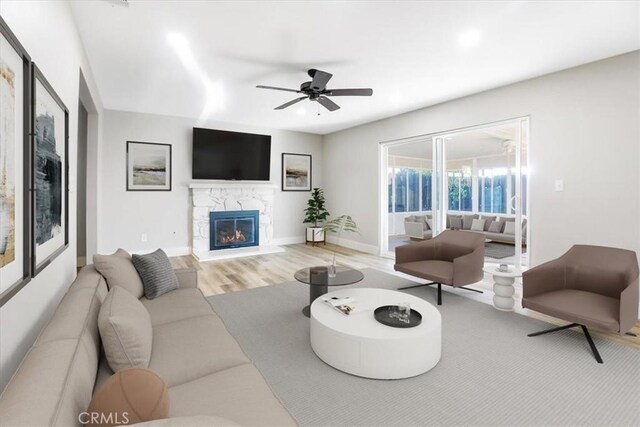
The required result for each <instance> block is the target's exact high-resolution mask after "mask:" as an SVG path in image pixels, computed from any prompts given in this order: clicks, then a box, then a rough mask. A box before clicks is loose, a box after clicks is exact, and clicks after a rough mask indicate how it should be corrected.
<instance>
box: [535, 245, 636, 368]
mask: <svg viewBox="0 0 640 427" xmlns="http://www.w3.org/2000/svg"><path fill="white" fill-rule="evenodd" d="M638 275H639V274H638V258H637V257H636V253H635V252H633V251H629V250H626V249H618V248H609V247H605V246H590V245H574V246H572V247H571V249H569V250H568V251H567V252H566V253H565V254H564V255H562V256H561V257H560V258H557V259H555V260H553V261H549V262H547V263H545V264H542V265H539V266H537V267H534V268H532V269H530V270H527V271H525V272H524V274H523V275H522V306H523V307H524V308H529V309H531V310H535V311H537V312H540V313H544V314H546V315H549V316H553V317H557V318H559V319H562V320H566V321H568V322H572V323H570V324H568V325H565V326H560V327H557V328H552V329H548V330H545V331H541V332H535V333H531V334H529V335H528V336H530V337H535V336H538V335H544V334H548V333H550V332H556V331H560V330H563V329H568V328H573V327H574V326H580V327H581V328H582V332H583V333H584V336H585V337H586V339H587V341H588V342H589V346H590V347H591V351H592V352H593V356H594V357H595V359H596V361H597V362H598V363H602V357H600V353H599V352H598V349H597V348H596V345H595V344H594V342H593V340H592V339H591V335H590V334H589V330H588V329H587V327H590V326H591V327H594V328H596V329H600V330H602V331H607V332H616V333H619V334H620V335H623V334H625V333H628V332H629V330H631V328H632V327H633V326H634V325H635V324H636V320H637V319H638V292H639V289H638Z"/></svg>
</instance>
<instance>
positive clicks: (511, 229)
mask: <svg viewBox="0 0 640 427" xmlns="http://www.w3.org/2000/svg"><path fill="white" fill-rule="evenodd" d="M504 234H516V223H515V222H513V221H509V222H507V223H506V224H505V226H504Z"/></svg>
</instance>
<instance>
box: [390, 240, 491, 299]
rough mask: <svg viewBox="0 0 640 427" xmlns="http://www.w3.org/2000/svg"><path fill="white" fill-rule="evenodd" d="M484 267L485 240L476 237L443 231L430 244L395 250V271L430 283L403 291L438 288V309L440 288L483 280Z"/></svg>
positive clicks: (461, 285) (408, 246) (401, 247)
mask: <svg viewBox="0 0 640 427" xmlns="http://www.w3.org/2000/svg"><path fill="white" fill-rule="evenodd" d="M483 266H484V236H483V235H482V234H479V233H470V232H462V231H453V230H446V231H443V232H442V233H440V234H439V235H437V236H436V237H434V238H433V239H430V240H425V241H423V242H417V243H410V244H408V245H402V246H398V247H397V248H396V263H395V265H394V269H395V270H396V271H400V272H402V273H405V274H409V275H411V276H414V277H419V278H421V279H425V280H431V282H430V283H425V284H420V285H415V286H407V287H404V288H400V290H402V289H410V288H417V287H420V286H430V285H438V305H442V285H448V286H453V287H455V288H462V289H466V290H470V291H474V292H479V293H482V291H479V290H476V289H472V288H467V287H465V286H464V285H469V284H472V283H476V282H478V281H480V280H482V277H483V271H482V267H483Z"/></svg>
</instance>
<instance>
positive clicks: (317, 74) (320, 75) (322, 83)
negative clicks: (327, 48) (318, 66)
mask: <svg viewBox="0 0 640 427" xmlns="http://www.w3.org/2000/svg"><path fill="white" fill-rule="evenodd" d="M311 74H313V80H311V88H312V89H315V90H319V91H322V90H324V89H325V88H326V87H327V83H329V80H331V77H333V74H330V73H327V72H325V71H320V70H309V75H311Z"/></svg>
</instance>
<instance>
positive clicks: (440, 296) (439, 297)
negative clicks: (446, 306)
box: [438, 283, 442, 305]
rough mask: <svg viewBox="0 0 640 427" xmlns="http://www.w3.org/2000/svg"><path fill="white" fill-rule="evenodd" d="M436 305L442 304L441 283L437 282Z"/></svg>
mask: <svg viewBox="0 0 640 427" xmlns="http://www.w3.org/2000/svg"><path fill="white" fill-rule="evenodd" d="M438 305H442V284H441V283H438Z"/></svg>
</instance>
